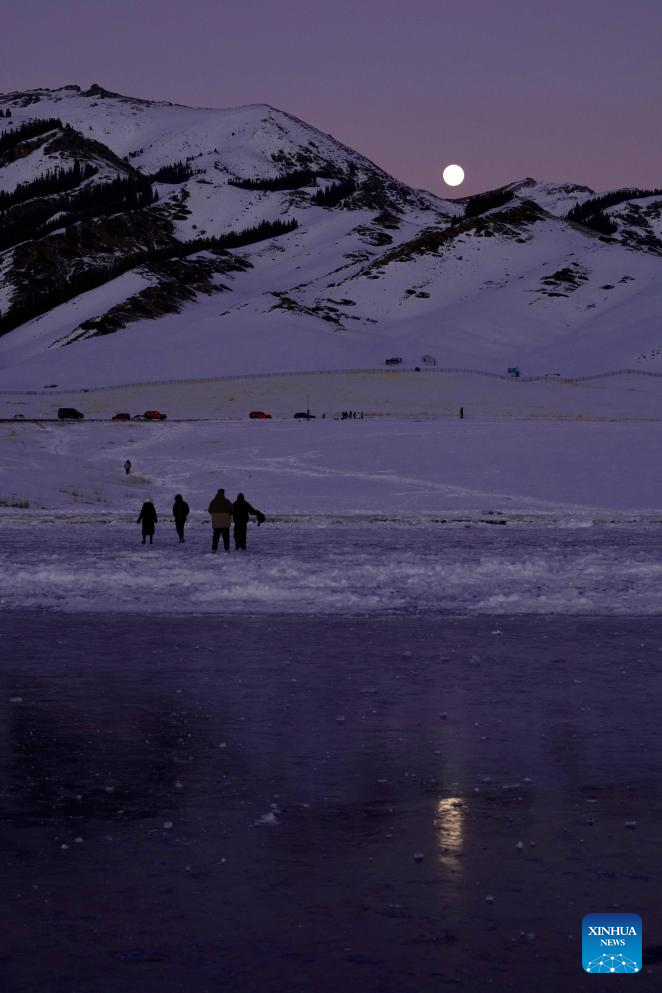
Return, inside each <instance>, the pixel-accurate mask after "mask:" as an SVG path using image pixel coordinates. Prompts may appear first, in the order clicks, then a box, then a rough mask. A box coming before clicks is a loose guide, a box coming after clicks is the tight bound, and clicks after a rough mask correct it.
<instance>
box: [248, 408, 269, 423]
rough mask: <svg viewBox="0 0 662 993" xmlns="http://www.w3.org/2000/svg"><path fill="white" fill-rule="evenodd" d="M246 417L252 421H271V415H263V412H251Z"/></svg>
mask: <svg viewBox="0 0 662 993" xmlns="http://www.w3.org/2000/svg"><path fill="white" fill-rule="evenodd" d="M248 416H249V417H250V418H252V419H253V420H254V421H270V420H271V414H265V412H264V411H263V410H251V412H250V414H249V415H248Z"/></svg>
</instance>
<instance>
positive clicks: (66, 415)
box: [57, 407, 85, 421]
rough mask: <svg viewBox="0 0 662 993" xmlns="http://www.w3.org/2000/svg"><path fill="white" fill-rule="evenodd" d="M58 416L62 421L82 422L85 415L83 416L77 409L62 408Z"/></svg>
mask: <svg viewBox="0 0 662 993" xmlns="http://www.w3.org/2000/svg"><path fill="white" fill-rule="evenodd" d="M57 416H58V418H59V419H60V420H61V421H82V420H83V418H84V417H85V414H81V412H80V410H76V408H75V407H60V409H59V410H58V412H57Z"/></svg>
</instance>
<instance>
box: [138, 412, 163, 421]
mask: <svg viewBox="0 0 662 993" xmlns="http://www.w3.org/2000/svg"><path fill="white" fill-rule="evenodd" d="M167 416H168V415H167V414H162V413H161V411H160V410H146V411H145V413H144V414H143V417H144V418H145V420H146V421H165V419H166V417H167Z"/></svg>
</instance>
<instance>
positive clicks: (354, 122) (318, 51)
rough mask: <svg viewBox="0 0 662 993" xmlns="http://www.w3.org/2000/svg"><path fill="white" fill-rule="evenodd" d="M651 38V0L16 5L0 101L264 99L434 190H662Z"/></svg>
mask: <svg viewBox="0 0 662 993" xmlns="http://www.w3.org/2000/svg"><path fill="white" fill-rule="evenodd" d="M661 41H662V0H628V2H627V3H625V4H624V3H622V2H617V0H554V2H553V3H552V2H550V0H455V2H453V0H326V2H322V3H321V2H318V0H307V2H304V0H281V2H280V3H278V2H276V0H234V2H233V3H228V2H227V0H187V2H182V0H159V2H157V0H138V2H137V0H59V2H57V3H54V2H53V0H21V2H20V3H12V4H7V5H6V6H5V7H4V9H3V12H2V18H1V23H0V92H8V91H11V90H23V89H32V88H35V87H39V86H47V87H57V86H62V85H65V84H67V83H78V84H80V85H81V86H83V87H87V86H89V85H90V84H91V83H94V82H96V83H100V84H101V85H102V86H105V87H106V88H107V89H111V90H116V91H118V92H121V93H127V94H130V95H132V96H140V97H145V98H148V99H155V100H170V101H173V102H175V103H184V104H189V105H192V106H207V107H229V106H237V105H239V104H245V103H258V102H264V103H270V104H272V105H274V106H276V107H279V108H280V109H281V110H286V111H288V112H289V113H291V114H294V115H296V116H297V117H300V118H303V119H304V120H306V121H308V122H309V123H310V124H313V125H315V126H316V127H318V128H320V130H322V131H328V132H330V133H331V134H333V135H334V136H335V137H336V138H338V139H339V140H340V141H343V142H345V143H346V144H348V145H351V146H352V147H353V148H355V149H356V150H357V151H359V152H362V153H363V154H364V155H367V156H368V158H371V159H372V160H373V161H375V162H376V163H377V164H378V165H380V166H382V168H384V169H386V170H387V171H388V172H390V173H392V174H393V175H394V176H397V177H398V178H399V179H402V180H405V181H406V182H408V183H410V184H411V185H413V186H420V187H424V188H426V189H429V190H432V191H433V192H435V193H438V194H441V195H451V196H452V195H462V194H466V193H474V192H477V191H479V190H482V189H488V188H490V187H495V186H500V185H502V184H504V183H508V182H511V181H513V180H515V179H521V178H524V177H525V176H533V177H535V178H536V179H541V180H554V181H574V182H578V183H585V184H586V185H588V186H592V187H593V188H594V189H596V190H604V189H609V188H613V187H618V186H644V187H654V186H655V187H662V126H661V125H662V122H661V121H660V108H661V101H660V97H661V96H662V48H661ZM448 162H458V163H460V164H461V165H462V166H463V167H464V169H465V172H466V174H467V179H466V182H465V183H464V185H463V186H461V187H458V188H457V189H456V191H455V194H453V191H452V190H450V189H449V188H448V187H446V186H445V185H444V183H443V181H442V179H441V170H442V169H443V167H444V165H446V164H447V163H448Z"/></svg>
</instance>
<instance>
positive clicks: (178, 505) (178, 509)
mask: <svg viewBox="0 0 662 993" xmlns="http://www.w3.org/2000/svg"><path fill="white" fill-rule="evenodd" d="M189 509H190V508H189V505H188V504H187V502H186V500H184V499H182V495H181V493H178V494H177V496H176V497H175V502H174V503H173V505H172V516H173V517H174V518H175V528H176V529H177V534H178V535H179V542H180V544H181V543H182V542H183V541H184V525H185V524H186V518H187V517H188V515H189Z"/></svg>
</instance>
